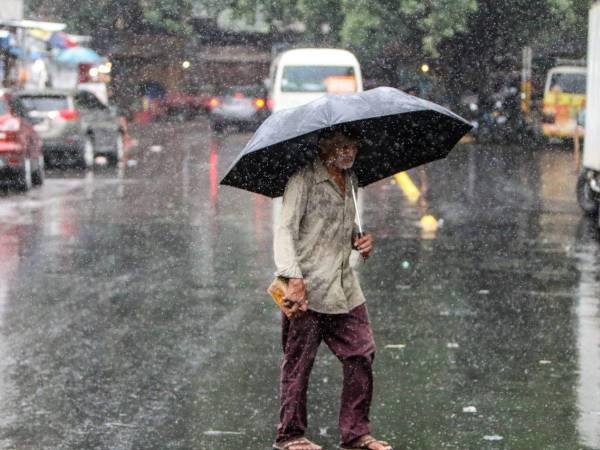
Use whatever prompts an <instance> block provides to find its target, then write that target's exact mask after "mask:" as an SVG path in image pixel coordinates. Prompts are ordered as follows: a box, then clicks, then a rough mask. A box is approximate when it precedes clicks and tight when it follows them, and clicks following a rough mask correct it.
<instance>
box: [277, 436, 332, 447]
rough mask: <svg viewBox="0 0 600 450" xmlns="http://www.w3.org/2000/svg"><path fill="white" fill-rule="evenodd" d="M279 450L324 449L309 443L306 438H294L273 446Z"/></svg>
mask: <svg viewBox="0 0 600 450" xmlns="http://www.w3.org/2000/svg"><path fill="white" fill-rule="evenodd" d="M273 448H274V449H277V450H322V448H323V447H321V446H320V445H317V444H315V443H314V442H311V441H309V440H308V439H306V438H305V437H298V438H292V439H289V440H287V441H283V442H277V443H276V444H273Z"/></svg>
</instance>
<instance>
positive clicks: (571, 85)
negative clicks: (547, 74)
mask: <svg viewBox="0 0 600 450" xmlns="http://www.w3.org/2000/svg"><path fill="white" fill-rule="evenodd" d="M585 84H586V77H585V74H583V73H554V74H552V78H551V79H550V91H559V92H567V93H569V94H585Z"/></svg>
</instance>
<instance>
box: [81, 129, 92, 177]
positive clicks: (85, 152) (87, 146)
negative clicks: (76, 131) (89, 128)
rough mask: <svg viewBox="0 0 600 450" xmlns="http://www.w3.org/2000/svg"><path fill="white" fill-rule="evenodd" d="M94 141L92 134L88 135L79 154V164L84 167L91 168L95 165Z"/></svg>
mask: <svg viewBox="0 0 600 450" xmlns="http://www.w3.org/2000/svg"><path fill="white" fill-rule="evenodd" d="M94 156H95V154H94V141H93V138H92V137H91V136H86V137H85V140H84V141H83V146H82V148H81V153H80V155H79V166H80V167H81V168H82V169H91V168H92V167H93V166H94Z"/></svg>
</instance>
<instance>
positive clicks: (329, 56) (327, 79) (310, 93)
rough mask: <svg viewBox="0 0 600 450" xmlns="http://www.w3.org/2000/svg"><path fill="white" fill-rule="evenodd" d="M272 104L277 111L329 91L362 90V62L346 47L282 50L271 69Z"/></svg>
mask: <svg viewBox="0 0 600 450" xmlns="http://www.w3.org/2000/svg"><path fill="white" fill-rule="evenodd" d="M268 84H269V86H268V87H269V102H268V103H269V107H270V109H271V111H273V112H276V111H280V110H282V109H285V108H292V107H294V106H300V105H304V104H306V103H308V102H310V101H312V100H315V99H317V98H319V97H321V96H323V95H325V94H327V93H348V92H361V91H362V90H363V82H362V75H361V71H360V65H359V64H358V60H357V59H356V57H355V56H354V55H353V54H352V53H351V52H349V51H347V50H341V49H331V48H302V49H296V50H288V51H286V52H283V53H281V54H280V55H279V56H277V58H275V60H273V63H272V64H271V70H270V71H269V83H268Z"/></svg>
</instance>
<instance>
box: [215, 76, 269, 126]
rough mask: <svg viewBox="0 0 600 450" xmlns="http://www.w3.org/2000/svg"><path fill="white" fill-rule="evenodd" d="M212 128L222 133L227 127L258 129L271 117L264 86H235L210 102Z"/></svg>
mask: <svg viewBox="0 0 600 450" xmlns="http://www.w3.org/2000/svg"><path fill="white" fill-rule="evenodd" d="M210 105H211V107H210V113H209V120H210V127H211V129H212V130H213V131H216V132H221V131H223V130H224V129H225V127H227V126H235V127H238V128H239V129H241V130H248V129H256V128H258V126H259V125H260V124H261V123H262V122H263V120H265V119H266V118H267V116H268V115H269V109H268V108H267V92H266V90H265V88H263V87H262V86H233V87H230V88H227V89H226V90H225V92H224V94H223V95H222V96H219V97H213V98H212V99H211V100H210Z"/></svg>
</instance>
